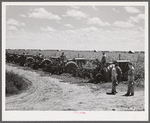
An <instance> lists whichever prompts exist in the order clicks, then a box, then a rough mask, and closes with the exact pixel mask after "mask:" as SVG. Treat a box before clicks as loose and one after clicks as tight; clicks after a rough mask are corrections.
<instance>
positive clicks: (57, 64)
mask: <svg viewBox="0 0 150 123" xmlns="http://www.w3.org/2000/svg"><path fill="white" fill-rule="evenodd" d="M6 61H7V62H11V63H16V64H19V65H21V66H27V67H31V68H33V69H38V68H41V69H42V70H43V71H45V72H50V73H52V74H58V75H59V74H62V73H69V74H71V75H72V76H74V77H81V78H84V79H85V78H88V79H90V80H91V81H93V82H96V83H99V82H100V81H104V82H108V81H111V80H110V79H109V78H110V76H111V73H110V72H108V71H107V69H106V68H107V67H108V66H110V65H112V64H113V62H108V63H106V65H103V64H102V63H101V62H99V61H98V59H96V60H95V59H87V58H73V59H67V60H62V59H61V57H50V58H49V59H48V58H45V59H43V58H42V57H39V56H35V55H24V54H23V55H19V54H8V53H6ZM116 62H117V63H118V65H119V67H120V68H121V70H122V80H127V71H128V63H129V62H130V61H129V60H116Z"/></svg>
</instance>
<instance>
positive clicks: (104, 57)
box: [101, 52, 106, 66]
mask: <svg viewBox="0 0 150 123" xmlns="http://www.w3.org/2000/svg"><path fill="white" fill-rule="evenodd" d="M102 53H103V56H102V59H101V63H102V64H103V65H104V66H105V65H106V54H105V52H102Z"/></svg>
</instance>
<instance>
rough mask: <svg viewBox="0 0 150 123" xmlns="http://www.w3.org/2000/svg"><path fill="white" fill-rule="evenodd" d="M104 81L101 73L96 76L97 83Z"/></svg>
mask: <svg viewBox="0 0 150 123" xmlns="http://www.w3.org/2000/svg"><path fill="white" fill-rule="evenodd" d="M102 80H103V76H102V74H101V73H98V74H97V75H96V76H95V81H96V83H100V82H101V81H102Z"/></svg>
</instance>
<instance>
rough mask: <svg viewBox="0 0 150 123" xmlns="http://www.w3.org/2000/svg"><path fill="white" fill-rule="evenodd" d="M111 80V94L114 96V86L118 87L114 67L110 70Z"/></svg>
mask: <svg viewBox="0 0 150 123" xmlns="http://www.w3.org/2000/svg"><path fill="white" fill-rule="evenodd" d="M111 80H112V92H111V93H112V94H114V95H115V94H116V93H117V92H116V86H117V85H118V81H117V70H116V67H115V65H113V67H112V70H111Z"/></svg>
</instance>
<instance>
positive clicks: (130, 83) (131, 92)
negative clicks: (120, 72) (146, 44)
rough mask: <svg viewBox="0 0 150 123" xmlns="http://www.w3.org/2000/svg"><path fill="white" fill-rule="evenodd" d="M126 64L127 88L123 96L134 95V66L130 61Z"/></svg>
mask: <svg viewBox="0 0 150 123" xmlns="http://www.w3.org/2000/svg"><path fill="white" fill-rule="evenodd" d="M128 66H129V70H128V90H127V93H126V94H125V95H124V96H134V67H133V65H132V63H131V62H130V63H129V64H128Z"/></svg>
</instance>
